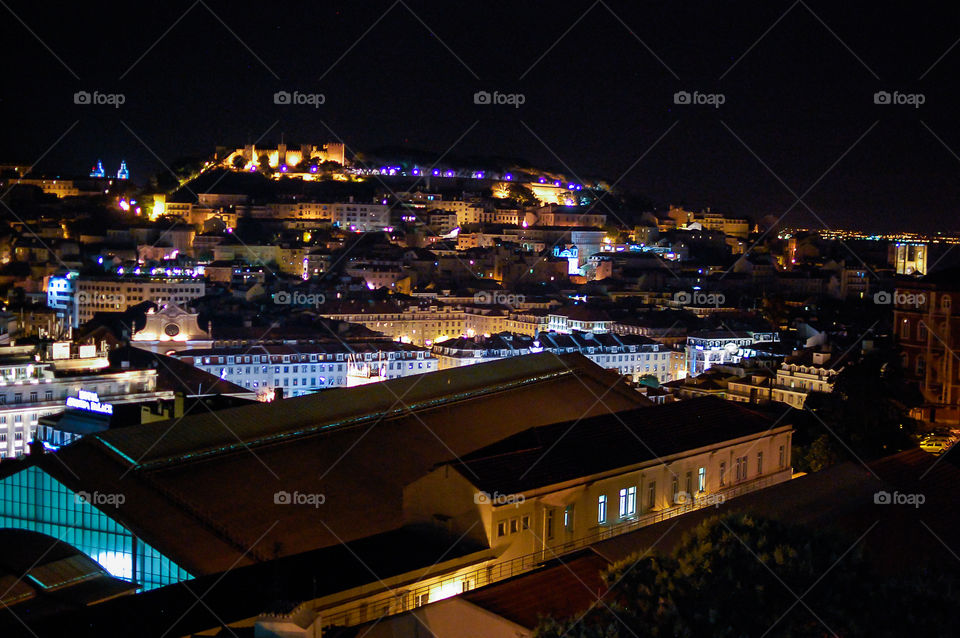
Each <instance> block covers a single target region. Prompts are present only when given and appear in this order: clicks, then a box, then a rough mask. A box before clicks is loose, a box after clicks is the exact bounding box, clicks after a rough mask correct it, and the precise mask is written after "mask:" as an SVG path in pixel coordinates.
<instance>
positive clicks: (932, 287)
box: [875, 268, 960, 425]
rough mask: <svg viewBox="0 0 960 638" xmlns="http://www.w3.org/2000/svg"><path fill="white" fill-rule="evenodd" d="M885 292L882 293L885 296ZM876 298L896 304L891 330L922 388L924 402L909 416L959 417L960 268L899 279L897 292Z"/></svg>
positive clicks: (955, 421) (911, 376) (947, 419)
mask: <svg viewBox="0 0 960 638" xmlns="http://www.w3.org/2000/svg"><path fill="white" fill-rule="evenodd" d="M881 295H884V296H883V297H881ZM875 298H876V299H879V300H881V301H884V302H887V303H891V304H892V305H893V332H894V335H895V336H896V338H897V340H898V342H899V345H900V349H901V352H902V356H903V366H904V371H905V374H906V376H907V378H909V379H910V380H911V381H913V382H914V383H916V385H917V387H918V388H919V389H920V391H921V392H922V393H923V396H924V399H925V401H924V405H923V406H921V407H919V408H917V409H916V410H915V411H914V412H913V413H912V414H911V416H913V417H914V418H918V419H923V420H925V421H930V422H935V423H945V424H951V425H956V424H958V423H960V365H958V362H957V357H956V352H957V351H958V349H960V338H958V336H957V335H960V315H955V314H954V312H953V300H954V299H957V300H958V305H960V269H958V268H946V269H943V270H940V271H937V272H935V273H932V274H930V275H927V276H926V277H924V278H923V279H920V280H917V281H903V282H899V283H898V284H897V287H896V289H895V291H894V293H893V294H892V295H891V294H889V293H877V295H876V297H875Z"/></svg>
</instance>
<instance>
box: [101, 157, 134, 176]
mask: <svg viewBox="0 0 960 638" xmlns="http://www.w3.org/2000/svg"><path fill="white" fill-rule="evenodd" d="M100 170H101V171H102V170H103V168H101V169H100ZM117 179H130V171H128V170H127V162H126V160H120V170H119V171H117Z"/></svg>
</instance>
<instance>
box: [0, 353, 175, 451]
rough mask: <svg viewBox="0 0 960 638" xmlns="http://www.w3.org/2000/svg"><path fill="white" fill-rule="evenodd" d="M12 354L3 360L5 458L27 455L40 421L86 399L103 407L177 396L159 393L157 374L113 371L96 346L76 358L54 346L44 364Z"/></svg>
mask: <svg viewBox="0 0 960 638" xmlns="http://www.w3.org/2000/svg"><path fill="white" fill-rule="evenodd" d="M10 350H12V351H13V352H11V353H7V354H3V355H0V458H5V457H13V456H19V455H21V454H27V453H28V452H29V449H28V444H29V442H30V441H31V440H32V439H33V438H34V436H35V435H36V434H37V427H38V421H39V419H41V418H42V417H45V416H50V415H54V414H59V413H61V412H63V411H64V410H65V409H67V407H68V405H69V403H70V402H71V397H73V398H74V399H76V398H78V397H80V396H81V393H86V392H89V393H93V394H97V395H98V396H99V397H100V401H99V402H101V403H104V404H112V403H118V404H119V403H136V402H140V401H148V400H154V399H158V398H172V396H173V393H172V392H168V391H157V371H156V370H114V369H111V368H108V367H107V366H108V362H107V360H106V357H105V356H104V355H103V354H102V353H98V352H97V351H96V348H95V346H80V348H79V350H78V352H77V353H74V354H72V353H71V348H70V344H69V342H64V343H57V344H53V345H52V346H51V350H50V352H49V356H48V358H46V359H44V360H41V361H38V360H37V359H38V356H36V355H34V354H33V353H32V348H28V349H26V350H25V349H24V348H22V347H16V348H10ZM27 350H29V352H28V351H27ZM88 405H89V402H88Z"/></svg>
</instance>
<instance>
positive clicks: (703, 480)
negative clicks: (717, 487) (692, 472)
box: [697, 467, 707, 492]
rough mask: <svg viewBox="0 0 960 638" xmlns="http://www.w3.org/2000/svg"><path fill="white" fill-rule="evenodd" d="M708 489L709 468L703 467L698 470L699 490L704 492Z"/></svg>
mask: <svg viewBox="0 0 960 638" xmlns="http://www.w3.org/2000/svg"><path fill="white" fill-rule="evenodd" d="M706 489H707V468H705V467H701V468H700V469H698V470H697V491H698V492H703V491H706Z"/></svg>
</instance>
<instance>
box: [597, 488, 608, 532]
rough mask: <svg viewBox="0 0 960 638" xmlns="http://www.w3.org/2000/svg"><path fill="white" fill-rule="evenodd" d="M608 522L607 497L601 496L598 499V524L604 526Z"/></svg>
mask: <svg viewBox="0 0 960 638" xmlns="http://www.w3.org/2000/svg"><path fill="white" fill-rule="evenodd" d="M606 522H607V495H606V494H601V495H600V496H599V497H597V523H599V524H600V525H603V524H604V523H606Z"/></svg>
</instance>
